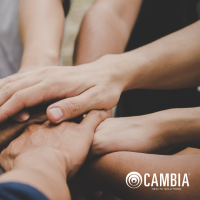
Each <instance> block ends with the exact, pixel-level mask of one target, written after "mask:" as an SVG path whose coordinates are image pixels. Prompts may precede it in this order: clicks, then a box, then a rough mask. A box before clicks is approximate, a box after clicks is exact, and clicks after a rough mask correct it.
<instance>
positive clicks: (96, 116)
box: [81, 110, 109, 132]
mask: <svg viewBox="0 0 200 200" xmlns="http://www.w3.org/2000/svg"><path fill="white" fill-rule="evenodd" d="M108 117H109V114H108V113H107V112H106V111H103V110H92V111H90V112H89V113H88V114H87V115H86V116H85V117H84V119H83V120H82V122H81V124H82V125H83V126H84V127H85V128H88V129H90V130H92V131H93V132H94V131H95V130H96V128H97V126H98V125H99V124H100V123H101V122H102V121H104V120H105V119H106V118H108Z"/></svg>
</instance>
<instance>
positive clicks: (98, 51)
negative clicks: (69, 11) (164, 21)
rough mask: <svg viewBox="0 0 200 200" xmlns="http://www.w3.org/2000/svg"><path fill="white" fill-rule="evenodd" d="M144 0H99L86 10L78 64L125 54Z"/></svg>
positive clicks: (75, 62)
mask: <svg viewBox="0 0 200 200" xmlns="http://www.w3.org/2000/svg"><path fill="white" fill-rule="evenodd" d="M141 3H142V0H96V1H95V3H94V4H93V5H92V7H91V8H90V10H89V11H88V12H87V13H86V15H85V17H84V19H83V22H82V25H81V29H80V32H79V35H78V38H77V41H76V46H75V53H74V64H75V65H80V64H84V63H88V62H91V61H94V60H96V59H98V58H100V57H101V56H103V55H106V54H118V53H123V52H124V49H125V47H126V43H127V42H128V39H129V36H130V33H131V31H132V28H133V26H134V24H135V22H136V19H137V16H138V13H139V10H140V6H141Z"/></svg>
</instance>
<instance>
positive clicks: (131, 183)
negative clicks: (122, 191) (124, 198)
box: [126, 172, 142, 189]
mask: <svg viewBox="0 0 200 200" xmlns="http://www.w3.org/2000/svg"><path fill="white" fill-rule="evenodd" d="M126 184H127V185H128V187H130V188H132V189H135V188H138V187H140V186H141V184H142V176H141V175H140V174H139V173H138V172H130V173H129V174H128V175H127V176H126Z"/></svg>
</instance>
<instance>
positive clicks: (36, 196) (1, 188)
mask: <svg viewBox="0 0 200 200" xmlns="http://www.w3.org/2000/svg"><path fill="white" fill-rule="evenodd" d="M0 200H48V198H47V197H45V196H44V195H43V194H42V193H41V192H39V191H38V190H36V189H35V188H33V187H31V186H29V185H26V184H22V183H17V182H7V183H1V184H0Z"/></svg>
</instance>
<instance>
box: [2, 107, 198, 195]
mask: <svg viewBox="0 0 200 200" xmlns="http://www.w3.org/2000/svg"><path fill="white" fill-rule="evenodd" d="M197 109H198V110H199V108H192V110H191V109H190V108H186V109H181V110H182V113H181V114H180V113H179V112H177V111H176V110H174V109H171V110H167V111H160V112H157V113H153V114H149V115H146V116H139V117H140V120H139V119H138V121H141V118H142V117H143V118H145V117H146V118H148V119H149V120H151V121H152V120H156V121H157V120H158V119H160V120H161V121H162V119H163V118H165V117H166V116H167V117H166V118H168V120H169V121H168V124H166V122H164V121H163V122H164V123H165V124H166V125H168V126H164V125H165V124H162V123H161V122H157V127H156V126H155V125H154V126H153V125H152V127H150V126H148V124H147V127H148V129H149V130H152V129H153V127H154V129H156V130H158V131H155V130H152V131H151V132H148V133H147V130H145V129H144V130H143V131H144V132H143V133H142V132H141V131H139V130H140V129H141V127H140V128H138V130H136V131H135V133H133V135H134V140H135V143H132V146H133V147H134V151H135V152H131V151H126V150H124V149H123V148H121V149H118V150H115V151H114V150H113V152H111V151H108V152H107V154H106V155H105V152H101V153H99V152H97V151H96V152H95V151H94V150H95V149H96V143H95V140H96V138H95V137H99V136H98V135H99V131H101V127H102V126H103V124H104V123H106V120H111V119H109V118H107V117H108V113H107V112H105V111H91V112H90V113H89V114H87V115H86V117H84V119H83V120H82V122H81V123H80V124H76V123H74V122H63V123H61V124H59V125H53V124H51V123H50V122H49V121H46V118H45V117H46V116H45V112H42V110H45V109H41V108H38V111H40V112H37V111H36V109H33V111H34V112H35V113H32V115H31V116H32V119H31V120H30V121H29V122H24V123H18V122H15V123H16V125H15V127H12V126H10V124H12V122H8V121H7V122H4V123H3V124H1V125H0V128H2V127H3V130H4V131H3V132H4V133H6V132H7V133H11V132H12V131H11V129H12V130H14V129H15V131H16V130H17V129H22V125H23V129H24V128H26V129H25V131H23V133H22V134H21V135H19V136H18V137H17V138H16V139H14V140H13V138H11V137H10V136H11V135H9V134H4V138H5V136H6V137H7V139H8V140H10V141H12V142H10V143H9V145H7V147H6V148H5V149H4V150H3V151H1V154H0V163H1V166H2V167H3V169H4V170H5V171H6V173H5V174H4V175H2V176H0V197H1V198H3V199H5V198H7V199H14V197H15V199H22V198H28V199H70V198H71V196H70V193H69V191H72V190H71V187H72V185H73V184H74V182H75V183H76V184H77V179H78V184H79V185H81V187H83V186H84V187H85V186H86V185H85V184H82V183H83V181H85V180H87V182H88V183H89V184H92V185H93V188H94V187H95V188H100V189H102V190H106V191H108V192H110V193H112V194H113V195H116V196H117V197H118V198H122V199H133V198H139V199H147V198H149V197H151V198H154V199H160V198H162V199H169V198H170V199H188V198H191V199H195V198H196V199H198V198H199V196H200V193H199V190H198V188H199V184H200V183H199V181H198V178H197V177H199V175H200V174H199V170H198V169H199V161H200V160H199V156H200V151H199V149H198V150H197V149H191V148H190V149H189V148H187V149H185V150H181V151H180V150H178V153H177V154H176V155H156V154H163V153H166V152H170V151H171V150H172V149H174V148H175V149H176V148H177V147H180V146H181V147H187V146H193V147H199V144H200V137H199V134H198V133H199V129H200V127H199V119H200V118H199V115H200V114H199V113H200V112H198V111H197ZM166 112H167V113H166ZM30 113H31V112H30ZM177 113H179V114H180V115H179V117H178V116H177ZM186 113H187V115H192V117H193V120H190V121H189V122H188V121H187V120H185V119H183V116H186ZM34 115H35V118H33V116H34ZM139 117H137V116H136V117H135V118H139ZM172 118H176V122H174V120H173V119H172ZM189 118H190V119H191V117H189ZM34 120H35V121H34ZM180 120H185V126H184V127H182V124H181V123H180ZM135 121H137V120H136V119H135ZM147 121H148V120H146V122H147ZM36 122H37V123H40V125H39V124H32V123H36ZM43 122H44V123H43ZM30 124H32V125H30ZM169 124H170V125H171V126H169ZM17 126H18V127H17ZM163 126H164V127H165V128H166V132H163V131H162V130H161V128H159V127H163ZM136 127H137V124H136ZM95 130H96V133H95ZM180 130H184V131H181V132H180ZM83 133H84V134H83ZM94 133H95V134H94ZM109 134H111V135H108V138H109V137H111V138H112V139H113V141H112V143H114V142H115V137H112V134H113V132H110V133H109ZM14 137H16V135H15V136H14ZM93 137H94V138H93ZM8 140H6V141H5V140H4V143H2V140H1V144H0V145H1V146H0V147H1V148H2V146H4V145H5V142H7V141H8ZM129 140H130V138H129ZM126 142H127V140H126V139H125V140H122V139H121V143H122V144H123V143H126ZM132 142H133V140H132ZM92 143H93V144H92ZM91 145H92V146H91ZM107 145H111V143H110V144H107ZM125 145H126V144H125ZM90 149H91V151H90V152H89V150H90ZM102 149H105V147H103V146H102ZM99 150H100V149H99ZM138 152H144V153H138ZM152 152H154V154H152ZM88 153H89V157H93V159H92V160H88V162H86V163H85V165H84V166H83V168H82V169H81V170H80V171H79V172H78V173H77V171H78V170H79V169H80V167H81V166H82V165H83V162H84V161H85V159H86V157H88V156H87V155H88ZM149 153H150V154H149ZM94 158H95V159H94ZM130 171H137V172H139V173H140V174H141V175H142V176H144V174H145V173H148V174H149V175H151V176H153V174H155V173H156V174H159V173H163V174H167V173H173V174H174V173H176V174H181V175H182V176H183V174H185V173H187V174H190V176H189V178H188V183H184V186H182V187H181V192H180V191H179V190H164V191H161V190H160V191H156V192H152V190H151V189H150V188H149V187H146V186H145V185H142V186H141V187H140V188H138V189H135V190H133V189H131V188H129V187H128V186H127V185H125V178H126V176H127V174H128V173H129V172H130ZM80 177H81V179H80ZM181 178H182V177H181ZM66 180H67V183H66ZM181 180H182V179H181ZM149 182H150V181H149V179H148V184H149ZM150 184H152V183H150ZM187 184H189V185H187ZM68 185H69V187H68ZM153 186H154V187H158V186H157V183H154V184H153ZM76 187H77V185H76ZM89 187H90V186H89ZM85 192H86V194H87V191H85ZM72 195H74V194H73V192H72ZM75 195H80V194H79V193H76V194H75Z"/></svg>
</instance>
